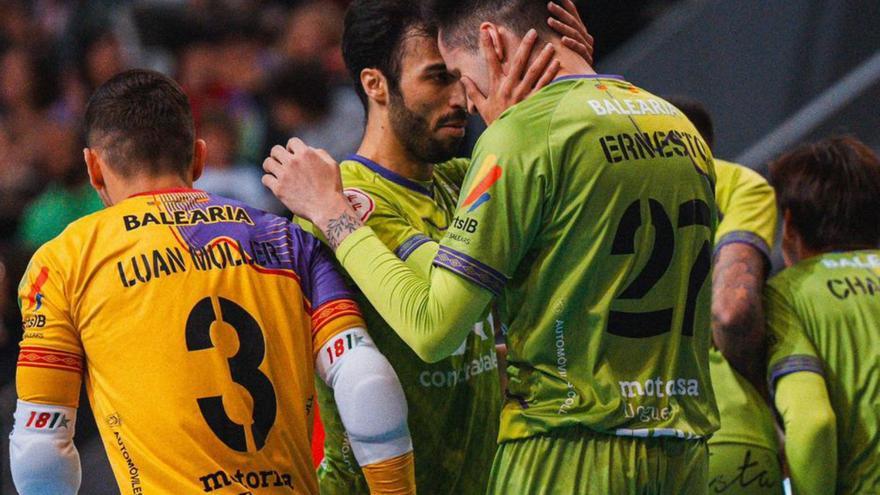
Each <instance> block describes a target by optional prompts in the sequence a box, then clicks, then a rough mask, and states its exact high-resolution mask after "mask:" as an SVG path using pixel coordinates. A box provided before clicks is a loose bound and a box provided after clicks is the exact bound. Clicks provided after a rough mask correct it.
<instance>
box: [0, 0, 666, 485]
mask: <svg viewBox="0 0 880 495" xmlns="http://www.w3.org/2000/svg"><path fill="white" fill-rule="evenodd" d="M347 3H348V2H347V1H345V0H338V1H337V0H129V1H125V0H121V1H111V0H80V1H74V0H67V1H65V0H0V422H7V420H11V411H12V408H14V401H15V392H14V369H15V360H16V356H17V350H18V340H19V339H20V337H21V325H20V315H19V312H18V307H17V304H16V296H15V294H16V287H17V284H18V281H19V279H20V277H21V274H22V273H23V272H24V270H25V268H26V264H27V261H28V260H29V258H30V256H31V254H32V253H33V252H34V250H36V249H37V248H38V247H39V246H40V245H42V244H43V243H44V242H46V241H48V240H50V239H52V238H53V237H55V236H56V235H58V234H59V233H60V232H61V231H62V230H63V229H64V228H65V227H66V226H67V224H69V223H70V222H72V221H73V220H76V219H77V218H79V217H82V216H84V215H87V214H89V213H91V212H94V211H96V210H98V209H100V208H102V206H103V205H102V204H101V201H100V200H99V199H98V196H97V195H96V194H95V193H94V192H93V191H92V189H91V187H90V185H89V183H88V177H87V175H86V169H85V165H84V163H83V158H82V149H83V147H84V141H83V136H82V135H81V129H80V124H81V120H82V117H83V113H84V110H85V106H86V103H87V101H88V98H89V96H90V95H91V93H92V92H93V91H94V90H95V89H96V88H97V87H98V86H99V85H100V84H101V83H103V82H104V81H106V80H107V79H109V78H110V77H112V76H113V75H114V74H116V73H117V72H119V71H122V70H124V69H127V68H132V67H146V68H152V69H156V70H159V71H162V72H164V73H166V74H169V75H171V76H173V77H174V78H175V79H176V80H177V81H178V82H179V83H180V84H181V85H182V86H183V88H184V89H185V91H186V92H187V94H188V95H189V98H190V101H191V103H192V107H193V111H194V116H195V119H196V126H197V133H198V135H199V137H201V138H203V139H205V140H206V141H207V142H208V147H209V155H208V164H207V168H206V172H205V174H204V176H203V177H202V178H201V179H200V180H199V182H197V184H196V186H197V187H200V188H202V189H206V190H209V191H211V192H214V193H218V194H222V195H224V196H228V197H234V198H236V199H240V200H243V201H245V202H246V203H249V204H251V205H253V206H255V207H259V208H262V209H266V210H271V211H276V212H278V213H284V212H283V209H282V207H281V205H280V204H279V203H278V202H277V201H276V200H275V199H274V198H273V197H272V196H271V194H269V193H268V192H267V191H266V190H265V189H264V188H263V186H262V184H261V183H260V177H261V175H262V174H261V170H260V164H261V163H262V160H263V158H264V157H265V156H266V155H267V153H268V150H269V149H270V148H271V146H272V145H274V144H277V143H283V142H285V141H286V140H287V139H288V138H289V137H290V136H294V135H296V136H298V137H301V138H303V139H304V140H305V141H306V142H308V143H309V144H311V145H313V146H318V147H322V148H325V149H326V150H328V151H329V152H330V153H331V154H332V155H333V156H334V157H336V158H343V157H345V156H346V155H348V154H349V153H352V152H354V151H355V150H356V149H357V146H358V144H359V140H360V138H361V134H362V128H363V123H364V121H363V109H362V107H361V104H360V102H359V100H358V98H357V96H356V95H355V93H354V91H353V90H352V88H351V86H350V80H349V76H348V74H347V72H346V70H345V67H344V64H343V60H342V54H341V51H340V41H341V36H342V29H343V17H344V12H345V8H346V5H347ZM674 3H675V0H628V1H627V2H618V1H616V0H588V1H586V0H585V1H582V2H580V4H579V7H580V8H581V9H582V15H583V17H584V19H585V21H586V22H587V23H588V25H589V26H590V30H591V32H592V34H593V35H594V36H595V38H596V43H597V44H596V58H597V59H601V58H602V57H603V56H605V55H607V54H609V53H611V52H612V51H613V50H614V49H615V48H616V47H618V46H620V45H621V44H622V43H624V42H625V41H626V40H627V39H629V38H630V37H632V36H633V35H634V34H635V33H636V32H638V31H639V30H640V29H642V28H643V27H644V26H646V25H648V24H649V23H650V21H651V20H652V19H653V18H655V17H656V16H658V15H659V14H660V13H662V12H663V11H664V9H666V8H668V7H669V6H670V5H671V4H674ZM473 127H474V132H471V134H470V139H469V141H470V142H471V143H472V142H473V141H474V140H475V139H476V137H477V136H478V135H479V132H480V122H478V121H476V120H475V122H474V124H473ZM462 152H463V153H466V152H467V150H466V149H465V150H462ZM84 406H85V401H84ZM81 419H82V420H81V421H80V423H79V425H78V432H77V436H78V437H77V443H78V444H80V445H81V453H82V455H83V464H84V466H86V470H87V471H88V470H89V469H90V468H89V466H90V464H100V457H101V456H103V452H102V449H101V448H100V446H99V445H97V438H96V431H95V429H94V426H93V425H90V424H89V414H88V413H87V412H85V413H81ZM2 426H3V428H2V430H0V435H3V436H5V435H6V432H8V431H9V428H10V425H8V424H3V425H2ZM90 441H94V443H95V448H94V449H91V450H90V449H89V448H88V443H89V442H90ZM83 444H85V446H84V447H83ZM90 456H96V457H95V458H96V459H98V460H97V461H95V462H94V463H93V462H92V461H90ZM5 458H6V450H5V448H4V449H2V451H0V461H2V466H3V468H2V470H0V477H2V478H0V493H14V492H13V491H11V490H12V489H11V487H10V485H9V484H8V483H9V480H8V476H4V473H8V463H7V462H6V461H5ZM104 474H105V476H106V477H107V479H106V480H104V479H102V478H104V477H105V476H101V475H100V473H99V474H97V475H95V474H94V473H93V475H92V476H88V477H86V479H85V480H84V485H83V493H89V494H98V493H114V492H115V488H114V487H113V484H112V481H111V480H110V479H109V476H110V475H109V472H108V471H107V472H105V473H104ZM3 478H5V479H3Z"/></svg>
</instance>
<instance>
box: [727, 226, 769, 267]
mask: <svg viewBox="0 0 880 495" xmlns="http://www.w3.org/2000/svg"><path fill="white" fill-rule="evenodd" d="M737 243H740V244H748V245H749V246H752V247H753V248H755V249H757V250H758V251H759V252H760V253H761V254H763V255H764V257H765V258H766V259H768V260H769V259H770V246H769V245H768V244H767V241H765V240H764V239H763V238H762V237H761V236H759V235H758V234H756V233H754V232H750V231H748V230H735V231H733V232H729V233H727V234H724V235H723V236H722V237H721V239H719V241H718V244H716V245H715V255H716V256H717V255H718V252H719V251H720V250H721V248H723V247H724V246H728V245H730V244H737Z"/></svg>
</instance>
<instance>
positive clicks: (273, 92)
mask: <svg viewBox="0 0 880 495" xmlns="http://www.w3.org/2000/svg"><path fill="white" fill-rule="evenodd" d="M330 87H331V82H330V74H329V73H328V72H327V70H326V69H324V67H323V66H322V65H321V64H319V63H316V62H302V63H299V62H289V63H288V64H286V65H284V66H282V67H281V69H280V70H278V72H277V73H275V74H274V75H273V76H272V79H271V80H270V81H269V88H268V89H269V91H268V94H269V99H270V100H281V101H286V102H291V103H295V104H296V105H298V106H299V107H301V108H302V109H303V110H305V111H306V112H308V113H310V114H312V115H314V116H316V117H318V116H322V115H325V114H327V112H329V111H330V106H331V105H332V103H333V101H332V98H331V96H332V95H331V92H330V90H329V88H330Z"/></svg>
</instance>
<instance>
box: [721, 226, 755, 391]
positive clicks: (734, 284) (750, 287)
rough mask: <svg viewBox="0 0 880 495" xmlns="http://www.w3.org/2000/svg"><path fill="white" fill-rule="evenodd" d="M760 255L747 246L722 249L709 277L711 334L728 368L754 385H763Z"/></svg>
mask: <svg viewBox="0 0 880 495" xmlns="http://www.w3.org/2000/svg"><path fill="white" fill-rule="evenodd" d="M764 280H765V265H764V258H763V255H762V254H761V253H760V252H759V251H758V250H757V249H755V248H753V247H751V246H749V245H747V244H739V243H737V244H730V245H727V246H724V247H723V248H722V249H721V252H719V253H718V256H717V258H716V260H715V269H714V272H713V275H712V295H713V301H712V334H713V337H714V341H715V345H716V346H717V347H718V348H719V350H721V353H722V354H724V357H725V358H727V360H728V361H729V362H730V364H731V366H733V368H734V369H736V370H737V371H738V372H739V373H740V374H742V375H743V376H744V377H746V378H747V379H748V380H749V381H750V382H752V383H753V384H755V386H756V387H758V389H759V390H762V389H763V383H764V359H765V346H764V337H765V331H764V311H763V306H762V303H761V293H762V290H763V287H764Z"/></svg>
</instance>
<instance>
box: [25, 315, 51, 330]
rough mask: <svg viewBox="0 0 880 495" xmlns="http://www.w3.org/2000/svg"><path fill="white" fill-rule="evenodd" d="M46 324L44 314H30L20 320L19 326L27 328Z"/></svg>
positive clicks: (40, 326) (41, 326)
mask: <svg viewBox="0 0 880 495" xmlns="http://www.w3.org/2000/svg"><path fill="white" fill-rule="evenodd" d="M45 326H46V315H31V316H28V317H27V318H25V319H24V321H22V322H21V328H22V329H23V330H28V329H31V328H43V327H45Z"/></svg>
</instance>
